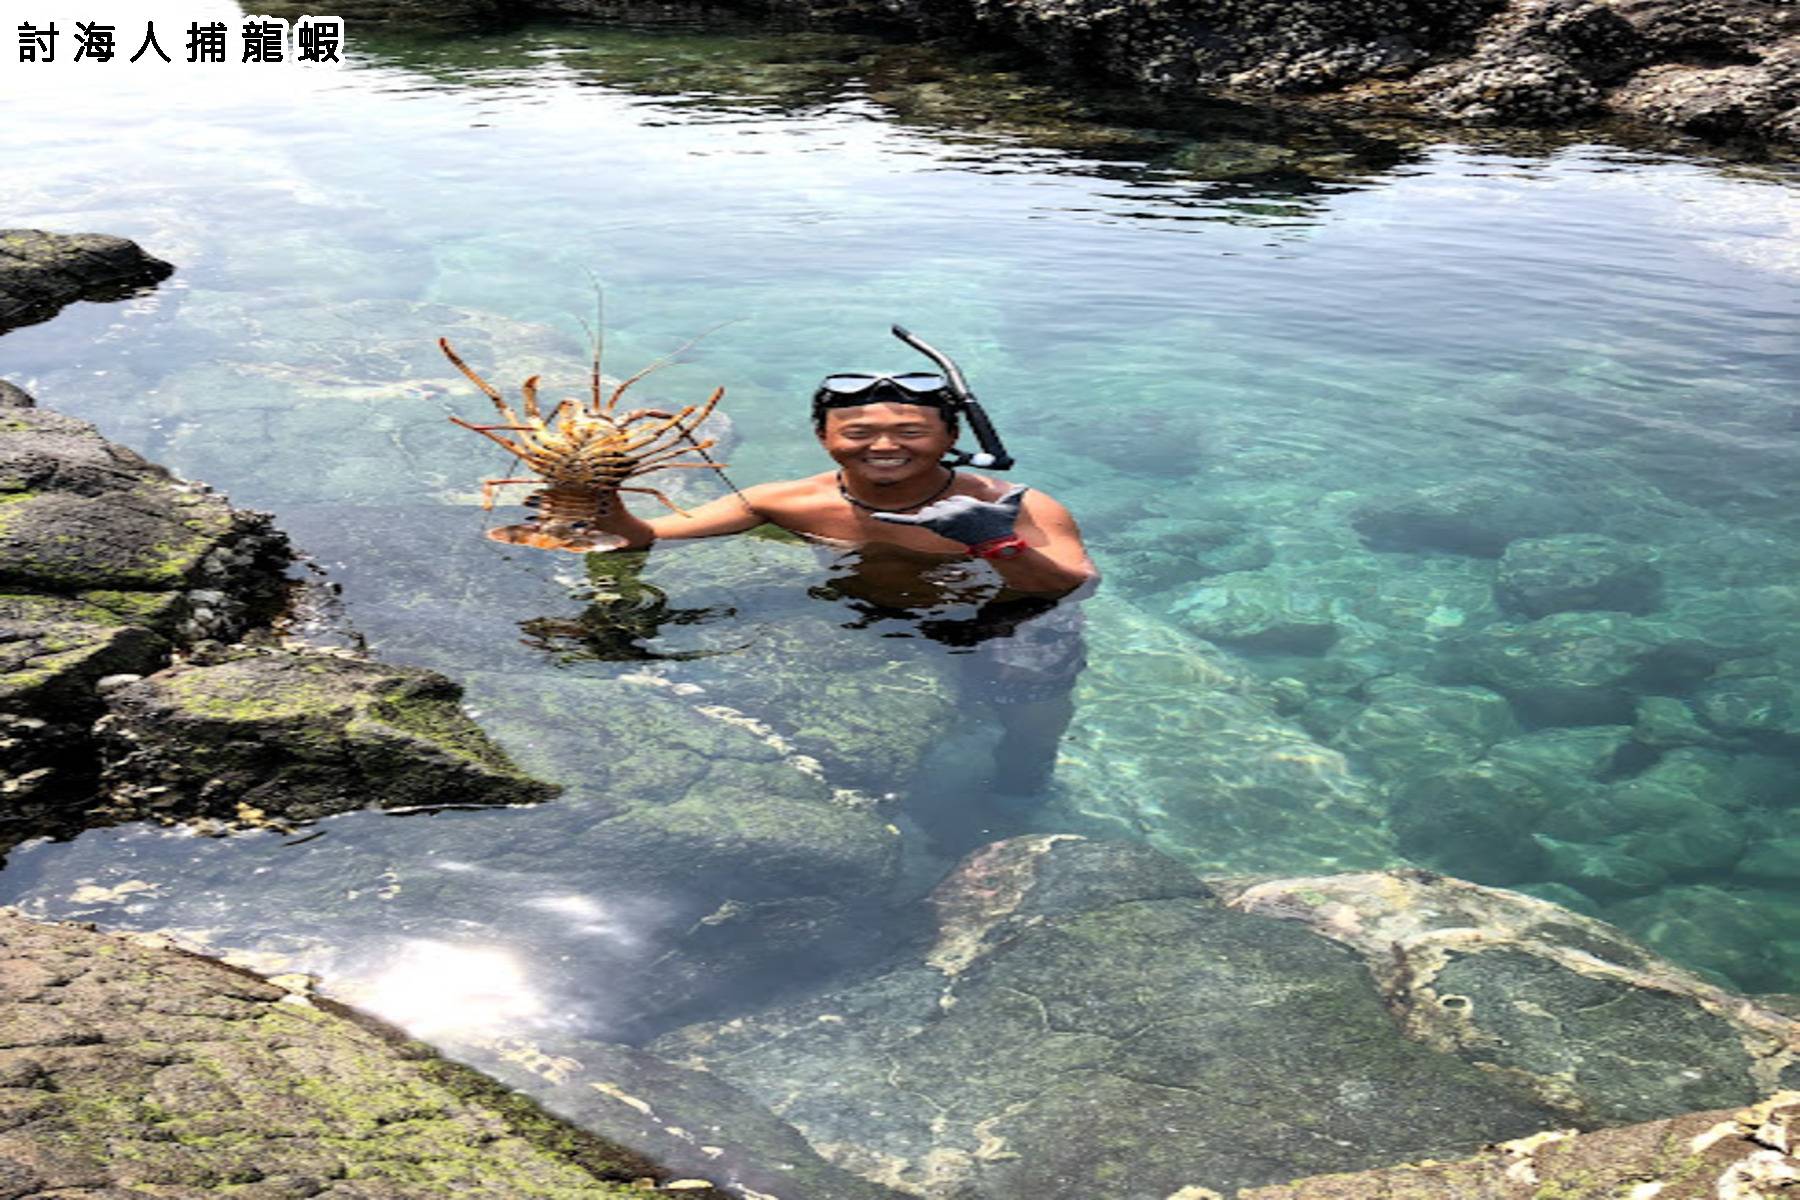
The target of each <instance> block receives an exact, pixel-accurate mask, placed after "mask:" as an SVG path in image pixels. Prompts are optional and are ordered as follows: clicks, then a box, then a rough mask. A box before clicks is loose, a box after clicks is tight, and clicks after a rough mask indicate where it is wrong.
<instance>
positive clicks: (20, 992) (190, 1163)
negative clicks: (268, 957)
mask: <svg viewBox="0 0 1800 1200" xmlns="http://www.w3.org/2000/svg"><path fill="white" fill-rule="evenodd" d="M155 941H156V939H143V938H139V939H127V938H121V937H113V936H109V935H106V934H101V933H95V932H92V931H91V930H87V929H82V928H78V927H75V926H68V925H38V924H34V923H32V922H29V921H25V920H23V919H21V918H20V917H18V916H17V915H16V914H14V913H12V912H10V911H7V910H0V1101H3V1102H4V1104H5V1106H6V1112H7V1119H6V1121H5V1128H4V1130H0V1190H4V1192H5V1194H6V1195H9V1196H25V1195H33V1196H35V1195H50V1194H54V1195H58V1196H65V1195H66V1196H77V1195H80V1196H100V1195H107V1196H115V1195H116V1196H123V1195H126V1194H131V1195H139V1194H157V1195H184V1196H191V1195H200V1194H206V1195H213V1194H226V1193H229V1194H232V1195H243V1196H257V1197H263V1198H265V1200H286V1198H290V1197H291V1198H295V1200H298V1198H300V1197H311V1198H317V1200H338V1198H341V1200H353V1198H364V1197H373V1196H377V1195H379V1196H381V1197H384V1198H387V1200H437V1198H439V1197H442V1196H444V1195H446V1194H450V1193H454V1194H455V1195H457V1196H467V1197H472V1198H490V1200H531V1198H536V1197H543V1198H544V1200H550V1198H552V1197H554V1198H556V1200H576V1198H581V1200H602V1198H606V1197H619V1198H623V1197H630V1196H647V1195H651V1194H660V1193H657V1192H656V1189H655V1188H654V1186H652V1184H653V1181H654V1180H655V1179H657V1178H662V1179H665V1180H666V1179H667V1178H668V1175H667V1173H666V1172H663V1171H661V1170H660V1169H658V1168H656V1167H654V1166H652V1165H651V1164H649V1163H647V1162H645V1161H644V1160H642V1159H639V1158H638V1157H636V1156H634V1155H632V1154H629V1153H627V1152H625V1151H622V1150H620V1149H618V1148H617V1147H616V1146H614V1145H611V1144H608V1143H607V1142H604V1141H602V1140H601V1139H600V1138H597V1137H595V1136H593V1135H591V1134H588V1133H584V1132H583V1131H581V1130H578V1129H573V1128H570V1127H569V1126H566V1125H564V1124H563V1123H561V1122H560V1121H557V1120H555V1119H554V1118H551V1117H549V1116H547V1115H545V1114H544V1113H543V1112H541V1111H540V1110H538V1109H537V1108H536V1107H535V1106H534V1105H532V1104H530V1103H529V1102H528V1101H524V1100H522V1099H520V1098H519V1097H518V1096H516V1095H513V1094H510V1093H508V1092H506V1091H505V1090H504V1089H501V1088H498V1087H496V1086H494V1085H493V1084H492V1083H489V1082H488V1081H487V1080H484V1079H483V1078H481V1077H480V1076H478V1075H476V1074H475V1073H474V1072H473V1071H470V1070H469V1069H467V1068H466V1067H461V1066H458V1065H456V1064H454V1063H451V1062H448V1061H445V1060H443V1059H440V1058H438V1057H437V1056H436V1055H435V1054H433V1053H431V1052H430V1051H428V1050H426V1049H425V1048H424V1047H422V1046H420V1045H419V1044H418V1043H416V1042H408V1041H404V1040H402V1039H400V1038H399V1037H398V1036H396V1035H394V1034H393V1033H391V1032H388V1031H383V1030H381V1029H379V1028H377V1027H375V1026H374V1025H373V1024H372V1023H370V1022H369V1021H367V1019H365V1018H356V1019H352V1018H351V1017H350V1016H349V1015H348V1014H346V1013H345V1011H344V1010H342V1009H341V1008H339V1007H337V1006H335V1005H328V1004H325V1003H324V1002H320V1001H315V1000H313V999H309V998H308V997H306V996H305V995H304V994H302V993H300V992H295V991H293V990H290V988H288V987H283V986H279V985H278V984H277V983H275V982H268V981H265V980H262V979H259V978H257V977H255V976H253V975H250V974H248V973H246V972H243V971H238V970H233V969H232V968H229V967H225V966H222V965H220V964H218V963H215V962H211V961H208V960H206V959H201V958H197V957H195V956H192V955H188V954H182V953H179V952H177V951H174V950H171V949H167V948H163V947H159V946H158V945H156V944H155ZM634 1180H641V1181H643V1182H642V1183H640V1184H634V1183H633V1182H632V1181H634ZM680 1194H681V1195H684V1196H693V1197H697V1198H708V1197H711V1198H715V1200H721V1198H722V1197H723V1196H724V1193H722V1192H719V1191H717V1190H714V1189H712V1188H708V1187H704V1186H699V1187H694V1188H693V1190H683V1191H682V1192H681V1193H680Z"/></svg>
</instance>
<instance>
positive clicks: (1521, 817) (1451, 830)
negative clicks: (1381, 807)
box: [1389, 762, 1550, 884]
mask: <svg viewBox="0 0 1800 1200" xmlns="http://www.w3.org/2000/svg"><path fill="white" fill-rule="evenodd" d="M1390 805H1391V807H1390V818H1389V819H1390V821H1391V822H1392V824H1393V828H1394V836H1395V838H1396V840H1397V841H1398V842H1399V845H1400V849H1401V850H1403V851H1404V852H1405V853H1406V854H1407V855H1408V856H1409V857H1411V858H1412V859H1413V860H1414V861H1418V862H1426V863H1430V864H1431V865H1433V866H1436V867H1441V868H1443V869H1444V870H1446V871H1453V872H1455V873H1456V874H1458V875H1460V876H1463V877H1464V878H1467V879H1473V880H1475V881H1476V882H1477V883H1494V884H1506V883H1521V882H1524V881H1526V880H1530V879H1539V878H1542V871H1543V866H1544V861H1543V858H1544V855H1543V849H1542V847H1541V846H1539V844H1538V843H1537V842H1536V841H1534V840H1533V839H1532V836H1531V835H1532V831H1533V830H1534V829H1536V828H1537V825H1538V820H1539V818H1540V817H1542V816H1543V814H1544V812H1545V811H1546V810H1547V809H1548V808H1549V807H1550V796H1549V794H1548V793H1547V792H1546V791H1545V790H1544V789H1543V788H1542V787H1541V786H1539V785H1538V784H1537V783H1536V782H1535V781H1534V780H1532V779H1531V778H1530V777H1529V776H1527V775H1525V774H1523V773H1522V772H1518V771H1514V770H1511V769H1509V768H1507V767H1506V766H1504V765H1502V764H1499V763H1492V762H1478V763H1470V764H1468V765H1466V766H1458V767H1452V768H1450V769H1448V770H1444V771H1436V772H1433V773H1431V774H1425V775H1414V776H1410V777H1408V778H1407V779H1405V780H1403V781H1401V782H1400V783H1399V784H1397V785H1396V786H1395V788H1394V790H1393V792H1392V795H1391V799H1390Z"/></svg>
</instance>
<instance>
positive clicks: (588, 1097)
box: [456, 1038, 903, 1200]
mask: <svg viewBox="0 0 1800 1200" xmlns="http://www.w3.org/2000/svg"><path fill="white" fill-rule="evenodd" d="M456 1052H457V1056H458V1057H459V1058H460V1059H462V1060H463V1061H467V1062H470V1063H472V1064H474V1065H476V1066H479V1067H480V1068H481V1069H482V1070H483V1071H485V1072H487V1073H488V1074H490V1075H492V1076H493V1077H494V1078H496V1079H499V1080H500V1081H501V1082H503V1083H506V1084H509V1085H511V1086H513V1087H516V1088H518V1089H519V1090H521V1091H523V1092H526V1093H527V1094H529V1095H531V1096H532V1097H533V1098H534V1099H536V1100H537V1101H538V1102H539V1103H540V1104H542V1105H543V1106H544V1107H545V1108H547V1109H549V1110H550V1111H551V1112H553V1113H555V1114H556V1115H558V1116H560V1117H563V1118H564V1119H566V1120H569V1121H572V1122H574V1123H575V1124H576V1125H579V1126H580V1127H581V1128H583V1129H586V1130H588V1131H590V1132H592V1133H596V1134H598V1135H600V1136H601V1137H603V1138H605V1139H606V1140H607V1141H609V1142H612V1143H614V1144H617V1145H620V1146H627V1147H630V1148H631V1149H632V1150H634V1151H635V1152H637V1153H640V1154H644V1155H646V1156H648V1157H650V1158H651V1159H653V1160H654V1161H655V1162H657V1163H658V1164H660V1165H662V1166H663V1167H664V1168H666V1169H667V1170H668V1171H670V1172H672V1173H676V1174H679V1175H681V1176H683V1177H685V1178H687V1179H690V1180H710V1181H713V1182H715V1183H717V1184H719V1185H720V1186H722V1187H726V1188H730V1189H731V1190H732V1192H733V1193H734V1194H739V1195H744V1196H778V1197H780V1200H901V1197H902V1195H903V1193H901V1192H896V1191H893V1190H892V1189H890V1188H886V1187H883V1186H881V1185H880V1184H877V1183H872V1182H870V1181H869V1180H866V1179H862V1178H860V1177H858V1176H856V1175H853V1174H851V1173H850V1172H849V1171H846V1170H843V1169H842V1168H841V1167H836V1166H833V1165H832V1164H830V1163H828V1162H826V1161H825V1160H824V1159H823V1158H821V1157H820V1156H819V1153H818V1151H816V1150H814V1149H813V1148H812V1147H811V1146H809V1145H808V1144H807V1143H806V1140H805V1139H804V1138H802V1137H801V1136H800V1134H799V1131H797V1130H796V1129H795V1128H794V1127H793V1126H792V1125H789V1124H788V1123H787V1122H785V1121H783V1120H781V1119H780V1118H778V1117H776V1116H775V1115H774V1114H773V1113H771V1112H770V1111H769V1110H768V1109H767V1108H765V1107H763V1106H762V1105H761V1104H759V1103H757V1101H756V1100H754V1099H753V1098H752V1097H751V1096H749V1095H748V1094H747V1093H745V1092H744V1091H743V1090H742V1089H740V1088H736V1087H733V1086H732V1085H731V1084H730V1083H727V1082H726V1081H725V1080H723V1079H720V1078H719V1077H718V1076H716V1075H714V1074H712V1073H710V1072H707V1071H701V1070H696V1069H694V1068H692V1067H687V1066H682V1065H680V1064H677V1063H672V1062H668V1061H665V1060H663V1059H660V1058H657V1057H656V1056H655V1055H652V1054H647V1053H645V1052H644V1051H642V1050H636V1049H633V1048H632V1047H630V1046H621V1045H616V1044H612V1043H605V1042H594V1041H584V1040H558V1041H553V1042H546V1043H536V1042H527V1041H523V1040H520V1039H511V1038H507V1039H500V1040H497V1041H494V1042H489V1043H485V1044H476V1045H469V1046H462V1045H459V1046H458V1047H457V1048H456ZM677 1194H680V1193H677Z"/></svg>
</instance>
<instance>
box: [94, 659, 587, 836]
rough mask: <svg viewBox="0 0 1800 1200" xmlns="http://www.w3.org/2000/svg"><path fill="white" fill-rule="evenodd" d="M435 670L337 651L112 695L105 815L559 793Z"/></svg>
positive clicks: (520, 799) (177, 672)
mask: <svg viewBox="0 0 1800 1200" xmlns="http://www.w3.org/2000/svg"><path fill="white" fill-rule="evenodd" d="M461 694H462V692H461V689H460V688H458V687H457V686H456V685H455V684H454V683H452V682H450V680H448V679H446V678H445V677H444V676H442V675H439V674H437V673H436V672H434V671H425V670H420V669H417V668H404V667H387V666H380V665H377V664H375V663H370V662H365V661H360V660H357V659H352V658H347V657H342V656H339V655H335V654H323V653H301V652H277V653H250V654H245V655H243V656H241V657H235V658H230V659H228V660H226V661H224V662H220V663H216V664H211V665H196V664H186V665H182V666H176V667H170V668H168V669H167V670H164V671H159V672H157V673H156V674H154V675H151V676H149V677H148V678H146V679H143V680H141V681H139V682H137V683H131V684H127V685H125V686H123V687H120V688H118V689H117V690H115V691H112V692H110V693H108V695H107V696H106V704H107V707H108V710H109V711H108V714H107V716H106V718H105V719H104V720H103V721H102V722H101V725H100V734H101V738H102V747H103V753H104V755H105V759H106V766H105V772H104V776H103V779H102V785H103V790H104V795H105V799H104V801H103V802H102V804H101V805H100V806H99V808H98V809H97V815H100V816H103V817H109V818H112V819H128V818H131V817H143V816H153V815H157V814H169V815H181V816H189V815H194V814H206V815H211V816H216V817H223V818H227V819H229V818H232V817H235V816H236V815H238V813H239V811H240V810H241V809H243V808H249V809H254V810H257V811H259V812H260V813H263V814H268V815H273V816H281V817H288V818H293V819H299V820H309V819H312V818H315V817H321V816H325V815H327V814H329V813H335V812H344V811H347V810H351V809H359V808H401V807H411V806H416V805H454V804H508V803H524V802H529V801H535V800H543V799H547V798H548V797H549V796H551V795H554V794H555V790H556V789H554V788H552V787H550V786H549V785H546V784H543V783H540V782H538V781H537V780H535V779H532V778H531V777H529V776H527V775H524V774H521V773H520V772H519V771H518V770H517V769H516V768H514V767H513V766H512V764H511V763H510V762H509V761H508V760H507V758H506V756H505V755H504V754H503V753H502V752H501V751H500V749H499V748H498V747H497V746H495V745H494V744H493V743H492V742H491V741H489V740H488V738H487V736H486V735H485V734H484V733H482V732H481V730H480V729H479V728H478V727H477V726H476V725H475V723H474V722H473V721H471V720H469V718H468V717H467V716H465V715H464V714H463V712H462V709H461V708H460V707H459V706H458V703H457V700H458V698H459V697H460V696H461Z"/></svg>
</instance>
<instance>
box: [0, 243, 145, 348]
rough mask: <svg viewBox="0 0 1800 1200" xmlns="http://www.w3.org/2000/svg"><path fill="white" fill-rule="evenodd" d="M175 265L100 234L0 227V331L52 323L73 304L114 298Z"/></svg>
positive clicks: (135, 245)
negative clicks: (53, 318) (79, 301)
mask: <svg viewBox="0 0 1800 1200" xmlns="http://www.w3.org/2000/svg"><path fill="white" fill-rule="evenodd" d="M174 270H175V268H174V267H172V266H170V265H169V264H168V263H166V262H163V261H162V260H161V259H158V258H152V257H150V255H148V254H145V253H144V252H143V250H141V249H139V248H138V245H137V243H135V242H130V241H127V240H126V239H124V238H120V237H108V236H105V235H103V234H98V233H77V234H61V233H45V232H43V231H41V230H36V229H0V332H4V331H6V330H8V329H12V328H15V327H17V326H20V325H29V324H32V323H33V322H35V321H44V320H48V319H49V318H50V317H52V316H54V315H55V314H56V311H57V310H58V309H60V308H61V307H62V306H63V305H65V304H68V303H70V302H71V301H75V300H116V299H119V298H121V297H123V296H128V295H130V294H131V293H132V292H133V291H135V290H136V289H138V288H140V287H143V286H145V285H146V284H152V283H156V282H158V281H159V280H163V279H166V278H168V277H169V275H170V274H171V273H173V272H174Z"/></svg>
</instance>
